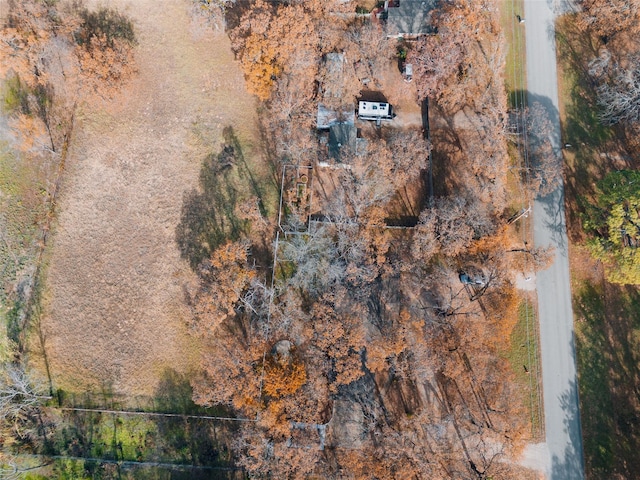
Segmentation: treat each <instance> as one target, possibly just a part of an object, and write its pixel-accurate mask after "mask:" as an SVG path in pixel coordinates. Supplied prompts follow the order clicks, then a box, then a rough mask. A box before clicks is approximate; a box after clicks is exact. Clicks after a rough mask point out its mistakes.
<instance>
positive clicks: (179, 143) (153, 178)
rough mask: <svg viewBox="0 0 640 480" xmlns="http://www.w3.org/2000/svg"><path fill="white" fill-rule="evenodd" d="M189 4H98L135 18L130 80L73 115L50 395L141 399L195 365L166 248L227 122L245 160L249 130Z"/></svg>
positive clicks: (52, 318)
mask: <svg viewBox="0 0 640 480" xmlns="http://www.w3.org/2000/svg"><path fill="white" fill-rule="evenodd" d="M102 4H104V2H102ZM191 5H192V3H191V2H189V1H187V0H183V1H161V2H158V1H151V0H129V1H126V0H118V1H111V2H107V6H110V7H117V8H118V9H119V10H120V11H123V12H125V13H127V14H128V15H129V16H130V17H131V18H132V19H133V22H134V25H135V29H136V32H137V37H138V42H139V45H138V46H137V48H136V50H137V53H136V55H137V64H138V70H139V73H138V75H137V76H136V78H135V79H133V80H132V81H131V82H130V83H129V84H128V85H127V86H126V87H125V88H124V90H123V91H122V92H121V93H120V94H119V95H117V97H116V98H115V99H113V101H110V102H106V103H103V104H102V105H99V106H92V107H89V106H86V105H84V106H81V107H80V109H79V112H78V114H77V116H76V119H77V122H76V128H75V131H74V132H75V133H74V137H73V141H72V145H71V148H70V154H69V159H68V162H67V171H66V173H65V180H64V183H63V190H62V194H61V197H60V201H59V205H58V214H59V216H58V222H57V225H56V229H55V235H54V238H53V242H52V245H51V247H50V255H49V258H50V261H49V266H48V270H47V278H46V291H45V295H44V306H45V318H44V321H43V329H44V331H45V334H46V337H47V341H46V352H47V355H48V359H49V362H50V365H51V370H52V377H53V381H54V387H64V388H67V389H73V390H83V389H86V388H97V387H100V388H103V387H106V388H109V389H113V390H114V391H116V392H121V393H127V394H152V393H153V392H154V389H155V388H156V385H157V382H158V379H159V377H160V376H161V375H162V373H163V371H164V370H165V369H166V368H172V369H176V370H178V371H179V372H186V371H188V370H189V369H190V368H192V367H193V366H195V364H194V362H196V361H197V358H198V345H197V344H196V343H195V342H194V340H193V339H192V338H190V337H189V336H188V335H187V330H186V327H185V322H184V321H185V319H186V318H187V316H188V315H189V312H188V309H187V307H186V306H185V302H184V287H185V285H188V284H190V283H191V282H193V281H194V274H193V273H192V272H191V271H190V269H189V267H188V265H187V263H186V262H185V261H184V260H182V259H181V258H180V252H179V250H178V247H177V245H176V242H175V228H176V225H177V224H178V223H179V221H180V212H181V207H182V199H183V195H184V193H185V192H186V191H188V190H191V189H192V188H194V187H196V185H197V183H198V174H199V171H200V167H201V164H202V161H203V159H204V158H205V156H206V155H207V154H208V153H211V152H213V151H215V150H216V149H217V148H218V147H219V145H220V141H221V134H222V129H223V128H224V127H225V126H227V125H231V126H233V127H234V130H235V132H236V134H237V135H238V137H239V139H240V141H241V142H242V143H243V144H244V145H245V146H247V148H248V151H249V154H251V152H252V151H255V149H253V150H252V148H253V147H255V145H256V143H257V142H256V138H257V136H256V131H257V129H256V124H255V104H254V101H253V99H252V98H250V97H249V96H248V95H247V94H246V92H245V89H244V80H243V77H242V74H241V72H240V70H239V66H238V65H237V64H236V63H235V61H234V59H233V54H232V52H231V50H230V45H229V40H228V38H227V36H226V35H225V33H224V31H222V30H218V31H215V29H212V28H210V27H207V26H206V25H204V24H203V23H202V22H200V21H196V20H194V19H195V18H197V17H194V16H193V15H192V13H193V12H192V11H191V8H192V6H191ZM252 146H253V147H252Z"/></svg>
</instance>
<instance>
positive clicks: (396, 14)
mask: <svg viewBox="0 0 640 480" xmlns="http://www.w3.org/2000/svg"><path fill="white" fill-rule="evenodd" d="M393 3H394V2H391V1H390V2H389V9H388V10H387V15H388V16H387V35H389V36H403V35H425V34H428V33H433V32H434V28H433V26H432V25H431V12H432V11H433V10H434V9H435V8H436V5H437V3H438V0H399V6H397V7H392V6H391V5H392V4H393ZM395 3H398V2H397V1H396V2H395Z"/></svg>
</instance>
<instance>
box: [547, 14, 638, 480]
mask: <svg viewBox="0 0 640 480" xmlns="http://www.w3.org/2000/svg"><path fill="white" fill-rule="evenodd" d="M557 31H558V35H557V45H558V54H559V72H560V73H561V84H560V95H561V105H562V108H561V119H562V135H563V142H565V143H569V144H570V145H571V147H569V148H567V149H565V151H564V155H565V161H566V166H565V193H566V202H567V204H566V205H567V227H568V230H569V240H570V257H571V274H572V291H573V304H574V312H575V335H576V355H577V364H578V381H579V394H580V410H581V421H582V433H583V441H584V450H585V452H584V453H585V461H586V471H587V476H588V478H637V477H638V471H640V458H639V457H638V454H637V452H638V449H639V448H640V422H639V420H638V419H639V418H640V397H639V396H638V385H639V384H640V289H639V288H638V287H637V286H620V285H614V284H611V283H609V282H607V281H606V279H605V276H604V272H603V267H602V264H601V263H600V262H596V261H594V260H593V259H592V258H591V257H590V256H589V254H588V252H587V250H586V248H585V246H584V242H585V236H584V233H583V229H582V225H581V223H582V217H581V215H582V213H583V209H582V207H581V205H585V204H588V203H593V202H594V196H595V194H596V192H595V185H596V183H597V182H598V181H599V180H600V179H601V178H603V177H604V176H605V175H606V174H607V173H608V172H611V171H615V170H621V169H638V168H640V162H639V159H638V154H637V152H633V151H631V152H630V151H628V147H627V146H628V145H629V141H628V139H627V138H625V132H624V130H623V129H622V128H619V127H615V128H611V127H605V126H603V125H602V124H601V122H600V121H599V119H598V116H597V114H598V106H597V99H596V97H595V92H594V86H593V84H592V83H591V81H590V79H589V77H588V76H587V73H586V72H587V71H588V67H587V65H588V62H589V61H590V60H591V59H592V58H595V57H597V55H598V49H599V47H600V46H601V40H600V39H598V38H590V37H588V36H587V35H586V34H585V32H584V31H581V30H579V29H578V28H577V27H576V22H575V18H574V17H573V16H572V15H568V16H566V17H564V18H562V19H561V20H560V21H559V22H558V25H557Z"/></svg>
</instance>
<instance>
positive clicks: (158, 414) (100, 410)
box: [47, 407, 255, 422]
mask: <svg viewBox="0 0 640 480" xmlns="http://www.w3.org/2000/svg"><path fill="white" fill-rule="evenodd" d="M47 408H50V409H55V410H62V411H72V412H95V413H110V414H115V415H141V416H149V417H152V416H155V417H177V418H201V419H204V420H224V421H230V422H255V420H253V419H251V418H234V417H215V416H212V415H189V414H183V413H161V412H139V411H135V410H109V409H106V408H80V407H47Z"/></svg>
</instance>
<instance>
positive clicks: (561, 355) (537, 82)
mask: <svg viewBox="0 0 640 480" xmlns="http://www.w3.org/2000/svg"><path fill="white" fill-rule="evenodd" d="M554 3H556V2H554V0H525V2H524V7H525V9H524V19H525V21H526V23H525V25H526V57H527V91H528V98H529V102H530V103H531V102H532V101H539V102H540V103H541V104H542V106H543V107H544V108H545V109H546V110H547V111H548V113H549V116H550V118H551V120H552V125H553V129H552V132H551V134H550V135H551V141H552V145H553V147H554V150H555V151H556V154H558V155H560V145H561V144H560V141H561V139H560V117H559V114H558V77H557V70H556V49H555V30H554V21H555V12H554ZM525 25H523V26H525ZM533 238H534V243H535V245H536V246H542V247H545V246H551V247H552V248H553V249H554V250H555V260H554V262H553V264H552V265H551V267H549V269H547V270H545V271H543V272H540V273H539V274H538V276H537V282H536V283H537V290H538V316H539V322H540V355H541V362H542V383H543V391H544V394H543V399H544V413H545V431H546V447H547V448H546V449H545V450H546V451H547V452H548V458H546V459H544V460H545V464H546V465H547V468H546V470H547V472H546V473H547V478H548V479H549V480H583V479H584V455H583V450H582V432H581V428H580V409H579V402H578V388H577V378H576V357H575V343H574V337H573V311H572V306H571V288H570V277H569V259H568V251H567V232H566V223H565V215H564V189H563V187H562V186H560V187H559V188H558V189H557V190H556V191H555V192H553V193H552V194H550V195H547V196H545V197H542V198H538V199H536V201H535V202H534V206H533Z"/></svg>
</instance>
